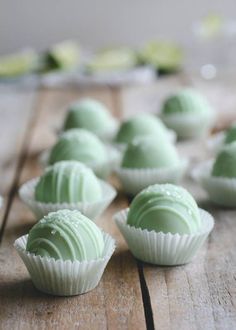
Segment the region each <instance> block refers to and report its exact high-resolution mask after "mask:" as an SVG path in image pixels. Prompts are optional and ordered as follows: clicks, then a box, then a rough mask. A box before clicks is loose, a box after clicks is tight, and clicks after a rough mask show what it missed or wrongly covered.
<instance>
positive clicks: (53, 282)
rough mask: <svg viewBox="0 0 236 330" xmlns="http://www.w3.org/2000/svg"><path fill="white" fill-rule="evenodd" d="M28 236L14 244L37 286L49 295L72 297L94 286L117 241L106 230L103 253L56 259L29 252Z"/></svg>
mask: <svg viewBox="0 0 236 330" xmlns="http://www.w3.org/2000/svg"><path fill="white" fill-rule="evenodd" d="M27 237H28V235H24V236H22V237H20V238H18V239H17V240H16V241H15V243H14V247H15V248H16V250H17V252H18V253H19V255H20V257H21V259H22V260H23V262H24V264H25V266H26V268H27V270H28V272H29V274H30V276H31V279H32V281H33V283H34V285H35V287H36V288H37V289H38V290H40V291H43V292H45V293H48V294H52V295H57V296H73V295H78V294H82V293H85V292H88V291H90V290H92V289H94V288H95V287H96V286H97V285H98V283H99V281H100V279H101V277H102V274H103V272H104V269H105V267H106V265H107V263H108V261H109V259H110V258H111V256H112V254H113V252H114V250H115V240H114V239H113V238H112V237H111V236H110V235H108V234H106V233H103V237H104V243H105V246H104V252H103V256H102V257H101V258H98V259H94V260H91V261H70V260H66V261H64V260H55V259H54V258H48V257H41V256H36V255H35V254H33V253H29V252H27V251H26V244H27Z"/></svg>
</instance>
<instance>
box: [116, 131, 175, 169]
mask: <svg viewBox="0 0 236 330" xmlns="http://www.w3.org/2000/svg"><path fill="white" fill-rule="evenodd" d="M179 163H180V161H179V157H178V154H177V150H176V148H175V146H174V145H172V144H171V143H170V142H169V141H168V140H165V139H158V138H157V137H155V136H145V137H140V138H136V139H134V140H133V141H132V142H131V143H129V144H128V147H127V149H126V151H125V153H124V156H123V160H122V167H123V168H141V169H142V168H166V167H171V166H175V165H178V164H179Z"/></svg>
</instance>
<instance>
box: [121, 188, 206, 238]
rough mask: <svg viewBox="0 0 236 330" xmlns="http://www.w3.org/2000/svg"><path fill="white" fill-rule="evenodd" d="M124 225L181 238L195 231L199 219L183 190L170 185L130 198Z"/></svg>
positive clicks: (194, 205) (191, 199) (195, 208)
mask: <svg viewBox="0 0 236 330" xmlns="http://www.w3.org/2000/svg"><path fill="white" fill-rule="evenodd" d="M127 224H128V225H130V226H134V227H136V228H141V229H147V230H148V231H152V230H154V231H155V232H163V233H165V234H166V233H171V234H180V235H183V234H194V233H196V232H197V231H199V230H200V229H201V218H200V214H199V210H198V206H197V204H196V202H195V200H194V199H193V197H192V196H191V195H190V194H189V193H188V192H187V190H185V189H184V188H182V187H179V186H175V185H172V184H162V185H158V184H156V185H153V186H150V187H148V188H146V189H144V190H143V191H141V192H140V193H139V194H138V195H137V196H136V197H135V198H134V200H133V201H132V203H131V205H130V209H129V212H128V218H127Z"/></svg>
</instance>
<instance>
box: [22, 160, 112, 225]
mask: <svg viewBox="0 0 236 330" xmlns="http://www.w3.org/2000/svg"><path fill="white" fill-rule="evenodd" d="M19 193H20V197H21V199H22V200H23V201H24V203H25V204H26V205H27V206H28V207H29V208H30V209H31V210H32V211H33V213H34V214H35V215H36V217H37V218H41V217H42V216H44V215H46V214H48V213H49V212H52V211H57V210H61V209H65V208H66V209H70V210H79V211H81V212H82V213H83V214H85V215H86V216H88V217H89V218H92V219H96V218H97V217H98V216H99V215H100V214H101V213H102V212H103V211H104V210H105V209H106V207H107V206H108V205H109V204H110V203H111V201H112V200H113V199H114V197H115V196H116V191H115V189H114V188H113V187H112V186H111V185H109V184H108V183H106V182H104V181H102V180H99V179H98V178H97V177H96V176H95V174H94V173H93V172H92V170H91V169H90V168H88V167H86V166H85V165H84V164H81V163H79V162H76V161H62V162H58V163H56V164H54V165H52V166H49V167H48V168H47V169H46V170H45V173H44V174H43V175H42V176H41V177H40V178H36V179H33V180H30V181H28V182H26V183H25V184H24V185H23V186H22V187H21V188H20V191H19Z"/></svg>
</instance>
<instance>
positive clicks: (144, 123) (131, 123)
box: [115, 113, 167, 143]
mask: <svg viewBox="0 0 236 330" xmlns="http://www.w3.org/2000/svg"><path fill="white" fill-rule="evenodd" d="M147 135H156V136H158V137H159V138H162V139H164V138H167V129H166V127H165V125H164V124H163V123H162V121H161V120H160V119H158V118H157V117H156V116H154V115H152V114H146V113H141V114H138V115H136V116H135V117H132V118H130V119H128V120H126V121H124V122H123V123H122V124H121V126H120V129H119V131H118V133H117V136H116V139H115V140H116V142H118V143H129V142H131V141H132V140H133V139H134V138H136V137H140V136H147Z"/></svg>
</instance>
